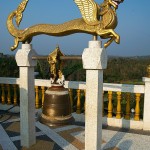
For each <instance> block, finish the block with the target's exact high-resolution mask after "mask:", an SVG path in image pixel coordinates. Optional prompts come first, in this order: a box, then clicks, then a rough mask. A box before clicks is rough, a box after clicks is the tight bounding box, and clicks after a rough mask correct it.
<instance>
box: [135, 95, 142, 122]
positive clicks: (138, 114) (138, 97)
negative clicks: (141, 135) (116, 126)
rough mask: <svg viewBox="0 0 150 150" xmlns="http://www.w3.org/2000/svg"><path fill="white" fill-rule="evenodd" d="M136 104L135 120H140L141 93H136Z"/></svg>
mask: <svg viewBox="0 0 150 150" xmlns="http://www.w3.org/2000/svg"><path fill="white" fill-rule="evenodd" d="M135 96H136V99H135V101H136V106H135V116H134V120H136V121H139V120H140V96H141V94H140V93H136V94H135Z"/></svg>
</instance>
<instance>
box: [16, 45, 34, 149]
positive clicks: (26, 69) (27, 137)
mask: <svg viewBox="0 0 150 150" xmlns="http://www.w3.org/2000/svg"><path fill="white" fill-rule="evenodd" d="M35 55H36V53H35V51H34V50H32V47H31V45H30V44H23V45H22V49H20V50H18V51H17V53H16V61H17V65H18V66H19V71H20V81H19V84H20V128H21V145H22V146H25V147H30V146H31V145H33V144H35V143H36V136H35V91H34V85H35V84H34V66H35V65H36V61H35V60H32V57H33V56H35Z"/></svg>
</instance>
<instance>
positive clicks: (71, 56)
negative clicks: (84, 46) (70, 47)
mask: <svg viewBox="0 0 150 150" xmlns="http://www.w3.org/2000/svg"><path fill="white" fill-rule="evenodd" d="M47 58H48V56H33V57H32V59H33V60H37V59H41V60H45V59H47ZM81 59H82V56H81V55H70V56H60V60H81Z"/></svg>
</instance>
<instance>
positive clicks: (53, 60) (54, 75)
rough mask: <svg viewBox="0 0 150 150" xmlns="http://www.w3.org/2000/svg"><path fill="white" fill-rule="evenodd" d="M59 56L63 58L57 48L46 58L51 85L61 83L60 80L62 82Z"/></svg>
mask: <svg viewBox="0 0 150 150" xmlns="http://www.w3.org/2000/svg"><path fill="white" fill-rule="evenodd" d="M60 56H64V54H63V53H62V52H61V50H60V48H59V46H57V47H56V49H55V50H54V51H53V52H51V53H50V54H49V56H48V59H47V61H48V63H49V64H50V80H51V83H57V82H63V81H62V80H64V77H63V73H62V62H61V60H60Z"/></svg>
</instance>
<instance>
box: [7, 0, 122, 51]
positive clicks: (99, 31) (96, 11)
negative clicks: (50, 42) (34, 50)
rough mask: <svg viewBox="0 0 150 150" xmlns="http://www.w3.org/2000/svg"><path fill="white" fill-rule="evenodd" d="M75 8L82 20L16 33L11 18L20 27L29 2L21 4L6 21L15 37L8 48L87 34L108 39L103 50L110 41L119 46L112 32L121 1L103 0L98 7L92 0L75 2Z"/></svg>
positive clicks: (39, 26)
mask: <svg viewBox="0 0 150 150" xmlns="http://www.w3.org/2000/svg"><path fill="white" fill-rule="evenodd" d="M74 2H75V3H76V4H77V6H78V8H79V10H80V12H81V14H82V18H79V19H75V20H72V21H69V22H65V23H63V24H57V25H53V24H37V25H34V26H31V27H29V28H26V29H24V30H19V29H18V28H16V27H15V26H14V24H13V19H14V17H15V18H16V24H17V26H19V24H20V22H21V20H22V14H23V11H24V10H25V8H26V5H27V3H28V0H23V1H22V3H21V4H20V5H19V6H18V8H17V10H15V11H13V12H12V13H11V14H10V15H9V16H8V19H7V28H8V30H9V32H10V34H11V35H12V36H14V37H15V44H14V46H13V47H11V50H14V49H16V48H17V47H18V44H19V42H23V43H27V42H28V43H29V42H31V40H32V37H33V36H36V35H40V34H47V35H51V36H66V35H70V34H74V33H88V34H92V35H94V36H97V35H98V36H100V37H101V38H102V39H106V38H110V39H109V40H108V41H107V42H106V43H105V44H104V47H107V46H109V45H110V44H111V43H112V41H115V42H116V43H120V36H119V35H118V34H117V33H116V32H115V31H114V29H115V28H116V26H117V15H116V9H117V8H118V5H119V4H120V3H122V2H123V0H104V2H103V3H102V4H100V5H98V4H97V3H96V2H95V1H94V0H74Z"/></svg>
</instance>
